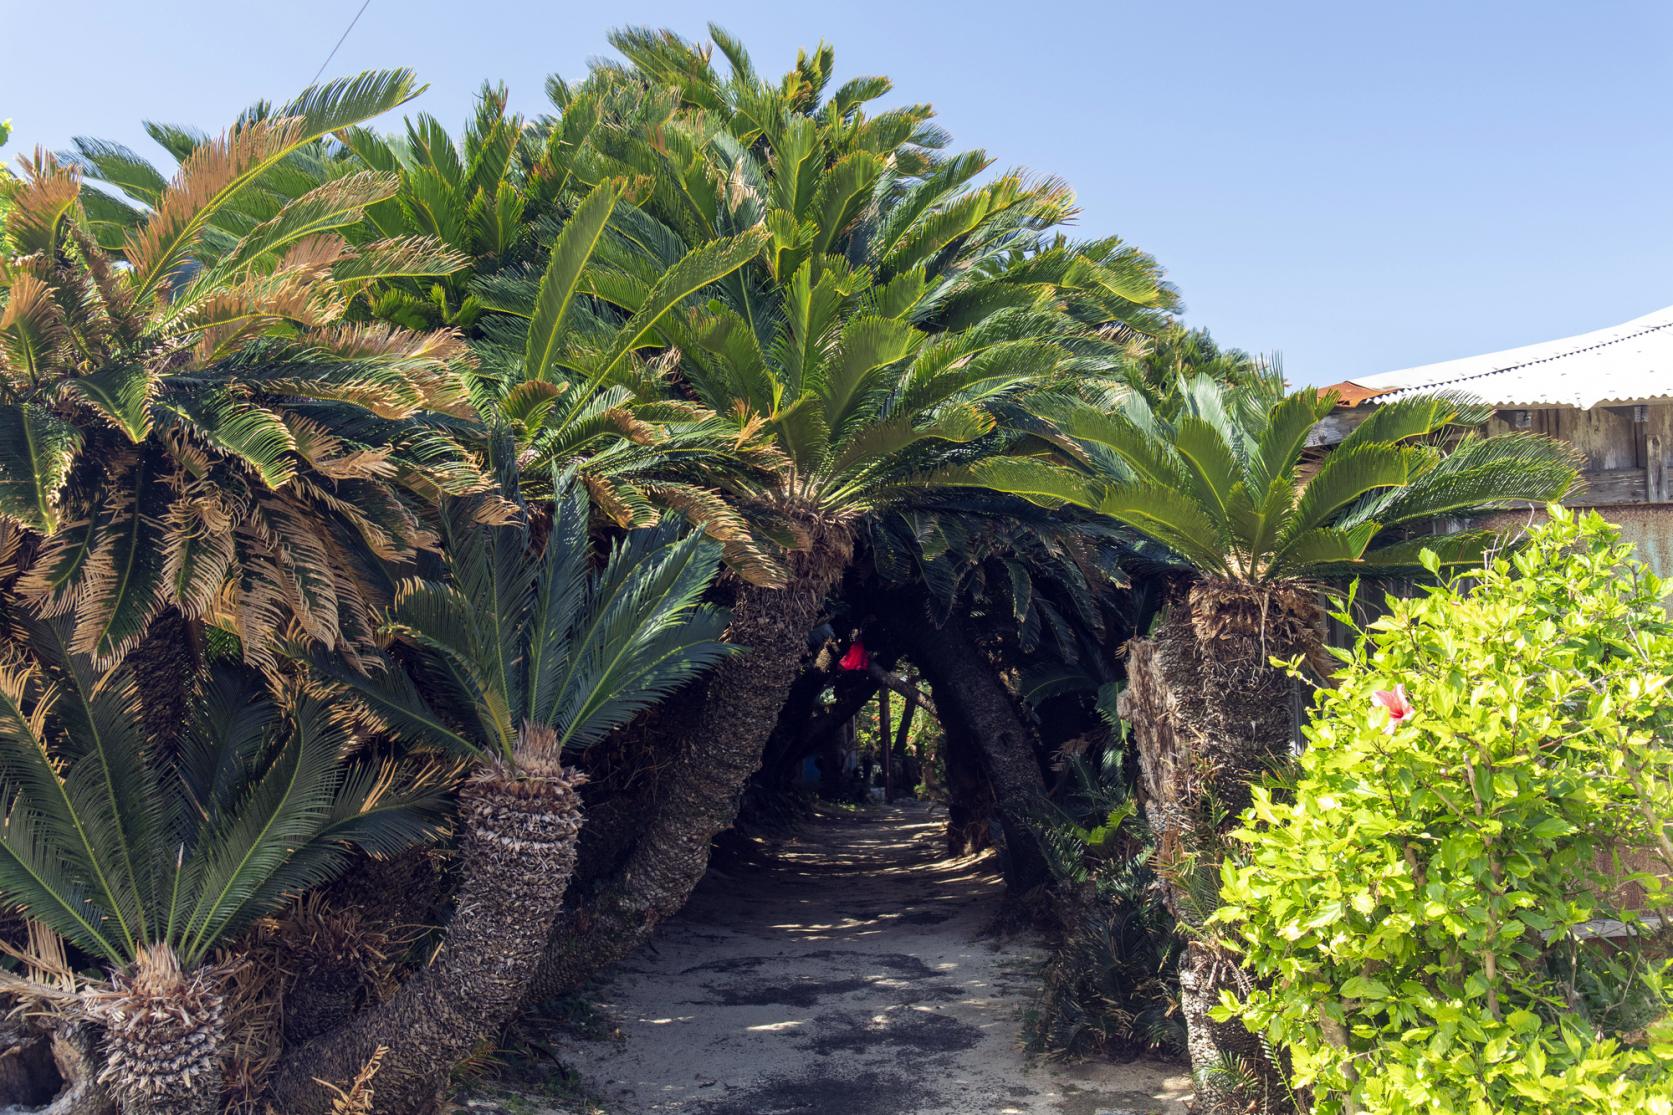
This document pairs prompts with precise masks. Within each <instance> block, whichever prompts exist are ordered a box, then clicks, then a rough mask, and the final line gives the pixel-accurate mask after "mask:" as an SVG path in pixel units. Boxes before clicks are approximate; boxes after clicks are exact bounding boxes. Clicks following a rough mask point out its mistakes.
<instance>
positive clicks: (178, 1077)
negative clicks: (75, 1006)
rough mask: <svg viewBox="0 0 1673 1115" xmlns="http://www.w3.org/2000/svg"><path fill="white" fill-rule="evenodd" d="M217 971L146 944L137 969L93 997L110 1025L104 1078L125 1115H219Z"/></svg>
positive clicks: (221, 1032) (97, 1013)
mask: <svg viewBox="0 0 1673 1115" xmlns="http://www.w3.org/2000/svg"><path fill="white" fill-rule="evenodd" d="M221 1008H222V996H221V992H220V989H219V987H218V986H217V980H216V979H215V976H214V974H213V973H212V972H210V971H209V970H208V969H205V968H198V969H196V970H194V971H191V972H183V971H181V968H180V962H179V961H178V960H177V959H176V958H175V955H174V950H172V949H170V948H169V947H168V946H166V945H151V946H146V947H145V948H143V949H142V950H141V951H140V954H139V958H138V959H137V960H136V961H135V962H134V966H133V971H132V972H124V973H121V974H118V975H117V976H115V977H114V978H113V979H112V981H111V988H110V990H108V991H103V992H98V993H95V994H93V995H91V996H90V997H89V1000H88V1013H89V1014H90V1015H91V1016H92V1017H93V1018H94V1020H96V1021H97V1022H99V1023H100V1024H101V1025H103V1026H104V1030H105V1041H104V1047H105V1055H104V1065H103V1067H102V1068H101V1069H100V1070H99V1083H100V1084H102V1085H104V1087H105V1089H106V1090H107V1091H109V1093H110V1095H111V1097H112V1098H113V1099H114V1100H115V1101H116V1106H117V1108H118V1110H120V1111H121V1112H122V1115H213V1112H215V1111H217V1110H218V1109H219V1107H220V1100H221V1054H222V1047H223V1044H224V1038H225V1024H224V1020H223V1018H222V1009H221Z"/></svg>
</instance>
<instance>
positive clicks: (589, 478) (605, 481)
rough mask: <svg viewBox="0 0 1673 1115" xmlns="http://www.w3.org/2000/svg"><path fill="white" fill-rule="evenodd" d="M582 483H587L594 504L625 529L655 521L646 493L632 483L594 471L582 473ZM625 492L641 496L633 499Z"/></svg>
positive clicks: (647, 524)
mask: <svg viewBox="0 0 1673 1115" xmlns="http://www.w3.org/2000/svg"><path fill="white" fill-rule="evenodd" d="M581 483H582V484H584V485H586V488H587V494H588V495H590V496H591V497H592V501H593V504H594V506H596V507H597V508H598V509H599V510H600V511H602V512H604V514H606V515H608V516H609V517H610V521H611V522H613V523H615V524H616V525H617V526H619V527H622V528H624V529H627V528H632V527H643V526H649V525H650V524H651V523H652V522H654V521H655V515H654V513H653V512H652V511H651V509H650V508H649V507H648V506H646V504H645V499H644V495H643V494H642V493H641V492H640V491H639V490H638V489H637V488H635V487H633V486H632V485H631V484H624V483H622V482H621V481H618V480H616V479H614V478H612V477H609V476H600V475H598V474H597V473H593V472H583V473H581ZM624 492H632V493H633V494H634V495H635V496H638V497H639V498H638V499H631V498H629V497H628V496H627V495H625V494H624Z"/></svg>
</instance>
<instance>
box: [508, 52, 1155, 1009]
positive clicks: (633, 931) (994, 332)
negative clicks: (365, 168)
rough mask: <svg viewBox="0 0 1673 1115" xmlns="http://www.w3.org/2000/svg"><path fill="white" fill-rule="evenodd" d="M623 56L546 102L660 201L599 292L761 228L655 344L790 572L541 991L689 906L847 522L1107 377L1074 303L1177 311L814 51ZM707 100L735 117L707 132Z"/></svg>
mask: <svg viewBox="0 0 1673 1115" xmlns="http://www.w3.org/2000/svg"><path fill="white" fill-rule="evenodd" d="M644 43H653V45H655V47H656V50H657V51H658V52H660V51H663V48H664V47H666V48H667V50H668V51H672V52H674V53H675V54H678V55H679V56H680V57H682V58H683V59H684V62H683V63H682V66H683V70H682V72H683V73H686V74H687V75H700V76H698V77H697V78H696V79H695V80H696V84H695V85H690V84H688V83H684V82H683V81H682V82H681V83H676V84H674V85H673V86H672V88H673V90H674V94H673V96H672V97H670V96H669V95H668V90H669V89H670V87H671V86H670V84H669V83H668V79H667V75H666V74H665V73H664V67H663V66H662V64H661V63H660V62H659V63H654V64H653V63H651V62H645V61H642V60H641V59H640V57H639V55H638V51H639V46H640V45H642V44H644ZM618 45H621V46H622V48H623V50H624V51H625V52H627V53H628V54H629V57H630V58H632V59H633V60H634V62H635V64H636V65H635V66H632V67H626V68H622V69H619V70H605V71H602V72H598V73H595V75H594V76H593V78H591V79H590V80H589V81H588V82H587V83H586V84H585V85H583V86H582V87H580V88H579V89H576V90H570V89H568V88H567V87H563V86H561V85H559V86H556V87H555V88H554V93H555V95H556V96H557V97H558V98H559V105H560V108H563V107H565V106H567V105H572V104H575V103H576V102H577V101H582V100H583V99H585V101H584V103H586V104H587V105H588V106H589V108H588V111H594V110H595V109H594V106H596V105H600V104H602V105H605V106H607V107H608V106H614V107H613V109H612V111H613V112H615V113H616V115H614V116H612V115H611V114H610V112H608V111H606V112H603V113H602V115H601V120H600V122H599V124H598V125H597V126H596V127H595V128H594V129H593V135H594V141H595V142H596V144H597V146H598V154H597V156H596V157H594V158H592V159H590V160H582V161H578V163H577V167H578V169H577V173H578V174H580V175H582V176H583V177H584V176H586V175H589V174H591V175H599V174H608V175H612V176H620V177H623V178H626V179H629V180H635V181H647V182H649V183H650V185H649V186H648V187H646V188H645V189H643V190H642V191H641V194H640V200H639V204H638V205H636V206H634V207H633V209H632V212H631V213H630V214H627V215H625V216H624V218H623V220H622V222H621V229H622V232H623V234H624V235H625V236H626V237H627V238H629V239H630V240H631V242H632V243H633V245H634V246H635V247H636V248H637V251H635V252H625V251H624V252H618V253H614V254H613V255H612V256H611V258H610V260H609V263H610V266H611V269H612V270H613V271H614V272H615V274H612V275H609V276H608V282H609V284H610V287H611V288H612V289H624V290H634V289H640V290H642V289H645V288H646V287H647V285H648V284H649V282H650V281H651V280H652V276H654V275H655V274H656V273H657V272H658V271H659V270H660V269H661V268H665V267H668V266H669V265H671V264H672V263H674V262H675V261H676V260H678V259H680V258H681V257H682V256H683V255H684V254H685V253H687V252H689V251H691V250H693V246H694V245H697V244H701V243H705V242H709V241H712V240H715V239H717V238H720V237H723V236H727V235H735V234H736V233H735V232H734V230H739V229H756V228H760V229H763V230H764V231H765V235H766V242H765V243H764V245H763V246H762V247H761V249H760V252H759V254H758V255H757V256H756V257H754V258H752V259H751V260H750V261H749V262H748V263H747V265H745V266H742V267H740V268H738V269H736V270H735V271H733V272H731V273H729V274H728V275H726V276H725V277H724V278H722V279H721V280H720V281H718V282H717V283H715V284H714V286H713V287H712V288H711V290H710V291H709V292H708V295H709V296H708V298H707V299H706V300H704V301H699V302H694V303H692V304H688V305H687V306H685V307H683V308H682V312H680V313H677V314H671V315H669V316H667V317H666V318H664V319H663V320H662V321H661V322H660V324H659V328H658V329H657V331H656V333H655V334H654V337H648V338H647V342H648V343H653V344H655V345H656V346H657V348H658V349H659V350H660V351H661V352H663V353H665V354H667V356H668V360H667V367H666V371H665V379H666V381H667V384H668V388H667V390H668V392H669V394H670V395H671V396H672V398H674V399H676V400H680V401H686V402H694V403H697V404H700V405H701V406H702V407H704V408H705V410H706V411H707V412H709V413H712V414H714V415H716V416H719V417H720V418H722V419H725V420H727V421H730V422H732V423H734V424H736V426H737V427H738V428H739V429H752V430H753V429H760V430H763V431H765V432H766V433H767V434H769V435H770V436H771V437H772V439H773V443H774V446H775V449H776V451H777V453H778V454H779V458H780V459H779V461H778V463H777V465H776V467H774V468H772V469H771V470H770V471H769V472H767V473H766V474H765V475H764V476H763V475H759V474H757V475H744V474H743V470H741V469H735V468H734V469H732V470H730V471H727V472H724V473H720V472H717V473H711V474H710V476H709V483H710V485H711V486H712V487H713V488H714V489H716V490H717V491H719V492H720V493H722V494H723V495H724V497H725V500H726V503H727V505H728V506H729V507H731V508H732V509H734V511H735V513H736V514H737V515H739V516H741V517H742V518H743V519H744V520H745V521H746V522H747V523H748V524H749V525H750V527H751V530H752V532H754V533H755V534H757V535H759V536H762V537H769V538H776V539H779V540H781V545H782V548H783V557H782V559H781V560H782V562H783V565H784V567H785V571H786V576H785V577H784V579H783V580H782V581H781V582H778V583H773V584H748V583H746V584H742V585H739V586H738V587H737V590H736V595H735V599H734V606H733V626H732V630H731V634H730V639H731V641H733V642H735V643H738V644H740V645H742V646H745V647H748V648H749V652H748V653H747V655H742V656H740V657H739V658H738V659H736V660H735V661H733V662H731V663H728V664H726V665H725V666H723V667H722V668H721V669H720V670H719V671H717V673H716V674H715V676H714V677H713V678H712V679H710V681H709V683H708V685H707V689H706V694H705V696H704V697H703V699H702V700H700V701H698V700H695V699H694V700H693V702H692V705H691V707H690V708H689V709H688V710H685V711H683V712H682V714H681V715H680V716H678V717H677V718H670V724H671V725H672V723H673V722H674V721H675V720H677V721H678V726H679V733H678V736H677V738H670V739H669V740H668V741H667V743H668V746H669V748H670V750H671V751H672V753H673V754H675V755H676V756H678V757H679V758H678V759H676V760H675V762H674V764H673V765H672V766H665V767H664V770H672V771H677V772H680V773H676V774H673V775H671V776H670V778H669V785H670V789H669V791H668V793H667V795H666V797H665V799H664V801H663V803H662V805H663V807H662V808H660V809H659V811H658V814H657V816H656V817H655V818H654V819H653V820H652V821H651V822H650V823H648V824H644V825H641V826H640V828H639V830H638V832H637V833H636V834H635V837H636V839H635V843H634V848H633V850H632V851H631V852H630V853H629V854H628V855H627V856H626V858H625V860H624V861H623V863H624V865H623V867H622V869H621V870H620V871H619V872H617V873H615V874H614V875H613V876H612V877H611V879H609V880H607V881H605V882H604V883H603V884H602V885H601V886H599V887H598V888H597V891H596V893H595V894H594V895H592V896H591V897H589V898H588V899H587V901H586V903H585V906H584V908H579V909H577V910H576V911H575V912H574V916H572V917H571V916H566V917H565V918H564V919H562V920H561V921H560V922H559V923H558V925H557V926H556V927H555V929H554V933H553V939H552V944H553V947H552V950H551V952H550V953H549V956H548V964H547V966H546V968H545V969H544V970H543V972H542V975H541V978H540V980H539V982H538V985H537V986H538V987H539V989H540V990H541V991H553V990H557V989H558V988H561V987H564V986H572V985H574V984H575V983H576V982H577V981H578V980H580V979H582V978H583V977H584V975H585V974H586V973H588V972H590V971H592V970H595V969H596V967H597V966H598V965H600V964H603V963H608V962H609V961H610V960H611V959H613V958H615V957H619V956H621V955H623V954H624V953H625V952H626V951H628V950H630V949H631V948H633V947H634V946H635V945H637V944H638V943H639V942H640V941H642V940H643V939H644V936H645V935H646V934H647V933H648V932H649V930H650V928H651V927H652V926H654V924H655V923H656V922H657V921H658V920H660V918H661V917H662V916H666V914H667V913H668V912H671V911H672V910H675V909H678V908H679V906H680V905H681V904H683V902H684V900H685V898H686V895H687V894H688V893H689V890H690V888H691V887H692V886H693V885H695V883H696V881H697V880H698V879H699V878H700V877H701V875H702V871H703V868H704V865H705V863H706V856H707V841H708V839H709V837H711V836H712V835H713V834H714V833H715V832H718V831H719V830H720V829H722V828H724V827H726V826H727V825H728V824H730V823H731V822H732V820H733V817H734V815H735V812H736V808H737V799H738V791H739V789H740V788H741V787H742V785H743V783H744V781H745V780H746V779H747V778H748V777H749V776H750V774H752V773H753V771H754V769H755V767H756V766H757V765H758V763H759V762H760V757H761V752H762V748H763V745H764V744H765V741H766V737H767V735H768V734H769V733H770V731H771V729H772V725H773V724H774V723H775V721H776V719H777V715H778V712H779V709H780V707H781V706H782V704H783V702H784V700H785V697H786V694H787V693H788V692H789V688H790V686H791V684H792V682H793V680H794V679H795V677H796V675H797V673H798V672H799V671H800V668H801V661H802V658H803V656H804V654H805V650H806V644H807V632H808V630H809V629H810V628H812V627H813V626H814V624H815V623H816V622H817V616H818V613H819V610H820V608H821V607H822V606H823V603H824V599H825V596H826V594H827V593H828V592H829V590H830V589H831V587H832V586H833V585H834V584H835V583H836V582H837V580H838V579H839V578H840V577H841V575H842V573H843V572H844V571H845V569H846V568H847V567H848V564H849V561H850V556H851V552H852V540H853V536H854V531H855V528H856V526H857V524H858V523H859V522H860V521H862V520H863V519H864V517H865V516H867V515H870V514H873V513H876V512H878V511H880V510H882V509H885V508H890V507H894V506H898V505H900V504H902V503H910V502H911V501H912V500H913V499H914V498H916V496H917V494H918V493H921V492H923V491H925V490H927V489H928V488H930V487H932V486H933V485H934V484H936V483H937V479H936V477H937V475H938V474H939V473H940V472H941V471H942V470H944V469H946V468H948V467H950V466H951V465H952V464H955V463H964V462H967V461H969V460H972V459H977V458H980V457H982V456H984V455H987V454H989V453H992V452H995V451H997V450H998V449H1000V448H1001V447H1002V446H1003V445H1004V443H1005V441H1006V439H1007V436H1008V435H1007V433H1006V432H1005V431H1003V430H1002V429H1000V417H1001V415H1006V416H1007V417H1008V416H1009V412H1008V410H1007V408H1009V407H1011V406H1012V405H1013V404H1015V403H1016V402H1017V400H1019V399H1020V398H1021V397H1022V396H1023V395H1025V394H1026V393H1027V392H1028V391H1030V390H1032V389H1034V388H1036V387H1039V386H1041V385H1044V384H1049V383H1052V382H1054V381H1055V380H1057V379H1060V378H1065V377H1067V376H1068V375H1069V374H1070V372H1071V371H1072V370H1075V369H1077V368H1083V367H1097V368H1099V369H1100V370H1107V369H1108V368H1110V367H1112V366H1113V363H1114V361H1115V359H1116V358H1117V356H1118V355H1119V352H1120V345H1119V344H1118V343H1117V342H1116V341H1112V340H1105V339H1103V338H1100V337H1098V336H1097V335H1095V334H1094V333H1093V332H1092V331H1091V330H1090V329H1089V328H1087V327H1086V326H1085V325H1084V324H1082V323H1081V322H1079V321H1077V320H1075V319H1074V318H1073V317H1071V316H1070V315H1068V314H1066V313H1064V312H1062V308H1061V307H1062V303H1063V302H1064V301H1065V300H1066V299H1067V298H1069V297H1072V296H1077V295H1079V294H1080V293H1082V292H1084V293H1085V294H1086V297H1087V298H1088V300H1093V299H1095V298H1096V297H1103V296H1110V295H1109V292H1110V291H1111V290H1113V289H1120V290H1124V291H1125V292H1126V295H1127V298H1126V301H1127V303H1128V304H1131V305H1132V306H1134V307H1138V306H1140V305H1142V303H1143V302H1144V301H1146V300H1149V301H1150V302H1152V303H1154V304H1157V305H1161V304H1165V303H1166V302H1167V300H1168V298H1169V295H1168V293H1167V292H1166V291H1165V290H1163V289H1162V288H1161V287H1160V286H1158V285H1156V284H1155V283H1154V282H1152V283H1149V284H1148V285H1146V282H1145V281H1144V279H1145V276H1146V275H1147V274H1150V272H1152V271H1153V270H1154V268H1153V265H1148V270H1147V265H1146V264H1145V261H1144V260H1143V258H1142V257H1138V256H1131V257H1129V256H1125V255H1121V253H1120V252H1119V250H1117V249H1114V248H1111V247H1109V246H1107V245H1105V246H1094V247H1089V248H1087V249H1086V250H1085V251H1079V250H1077V249H1076V248H1075V247H1074V246H1072V245H1069V244H1067V243H1063V242H1059V241H1058V240H1057V239H1056V238H1055V237H1054V235H1053V233H1052V232H1051V229H1052V228H1053V226H1055V225H1056V224H1058V223H1059V222H1060V221H1062V220H1063V219H1064V218H1065V217H1067V216H1068V215H1069V213H1070V212H1071V211H1072V205H1071V199H1070V196H1069V194H1068V192H1067V191H1066V190H1065V189H1063V188H1062V187H1061V186H1060V185H1058V184H1056V183H1052V182H1032V181H1029V180H1027V179H1025V178H1024V177H1022V176H1020V175H1015V174H1008V175H1002V176H1000V177H998V178H996V179H995V180H993V181H990V182H987V183H984V184H977V183H976V179H977V177H978V176H979V175H980V174H981V172H982V171H983V170H984V169H985V168H986V167H987V165H988V160H987V159H986V158H985V157H984V156H982V155H981V154H980V153H973V154H969V155H962V156H957V157H953V158H947V159H940V158H939V157H934V156H933V155H932V150H931V145H932V144H938V143H939V142H940V138H939V137H938V136H937V135H936V134H935V133H934V130H933V129H931V128H928V127H927V126H926V125H925V120H926V118H927V115H928V112H927V109H923V108H918V109H913V110H910V111H900V112H888V113H882V114H879V115H878V116H876V117H870V118H868V117H867V115H866V113H865V111H864V105H865V103H866V102H867V101H869V100H871V99H873V98H875V97H877V96H879V95H881V94H882V93H883V92H885V91H886V90H887V83H886V82H881V81H879V80H877V79H870V80H867V81H865V82H861V83H859V84H858V85H855V86H853V87H852V88H847V87H845V88H844V89H841V90H838V91H837V92H836V93H835V94H834V95H833V96H832V97H830V98H828V99H826V98H823V96H822V93H821V90H822V88H823V81H824V78H823V77H821V76H820V75H821V74H825V75H827V76H828V73H827V69H826V68H825V67H824V65H823V63H820V62H819V61H818V58H819V57H823V54H821V55H819V56H816V57H815V58H813V59H809V58H806V57H804V59H803V60H802V63H801V64H800V65H799V68H798V70H797V71H796V72H795V73H793V74H792V75H789V76H787V77H786V79H785V80H784V81H783V82H781V83H776V84H775V83H770V82H765V81H762V80H761V79H759V78H758V77H755V76H753V70H752V69H749V68H748V67H747V65H746V64H744V62H743V61H742V54H741V51H740V50H739V49H738V48H737V47H736V45H735V44H733V45H732V46H730V47H728V48H727V50H728V52H729V54H730V55H731V56H732V58H733V75H732V77H730V78H726V79H722V78H718V77H716V76H714V75H713V74H712V73H708V74H707V75H706V76H702V75H704V74H705V71H707V70H709V68H710V62H709V58H708V54H707V52H706V51H701V50H698V49H697V48H695V47H691V46H690V44H684V45H681V43H680V42H679V41H678V40H675V39H673V38H671V37H668V36H654V35H653V36H650V37H649V38H648V39H647V38H645V37H644V36H639V35H637V34H636V33H627V34H626V35H624V36H619V37H618ZM681 51H683V52H684V53H683V54H680V52H681ZM656 57H659V58H662V57H665V55H664V54H662V53H658V54H657V55H656ZM816 71H817V72H816ZM740 74H746V75H747V76H743V77H740V76H739V75H740ZM715 83H719V84H721V85H726V86H727V88H728V90H729V91H728V92H726V93H725V95H724V96H723V97H721V100H722V101H725V102H726V103H728V104H734V105H739V106H741V105H745V104H746V103H747V105H748V106H749V107H748V109H747V111H744V110H743V109H741V108H740V109H738V110H737V111H736V112H733V111H732V110H731V109H715V110H714V111H707V109H708V108H709V107H711V106H710V104H709V102H712V101H714V99H715V98H714V97H713V96H711V95H710V93H709V92H704V90H705V89H710V88H711V86H713V85H714V84H715ZM740 83H741V84H740ZM711 92H712V90H711ZM728 113H731V115H730V116H729V115H728ZM717 118H718V119H719V120H721V121H729V123H728V124H727V126H726V127H717V124H716V121H717ZM730 127H736V128H738V129H739V130H738V131H736V132H734V131H731V130H728V128H730ZM1111 297H1113V296H1111Z"/></svg>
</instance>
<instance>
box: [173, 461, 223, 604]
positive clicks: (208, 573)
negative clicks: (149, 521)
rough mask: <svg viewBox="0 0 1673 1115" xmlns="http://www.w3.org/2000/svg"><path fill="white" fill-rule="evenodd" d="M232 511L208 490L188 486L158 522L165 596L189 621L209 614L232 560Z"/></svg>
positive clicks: (217, 493)
mask: <svg viewBox="0 0 1673 1115" xmlns="http://www.w3.org/2000/svg"><path fill="white" fill-rule="evenodd" d="M235 516H236V512H235V510H234V509H233V508H232V507H230V506H228V505H227V504H226V502H225V501H224V497H223V496H222V494H221V492H220V490H219V489H218V488H216V487H215V486H213V485H210V484H206V483H203V482H201V481H194V482H191V483H189V484H187V485H186V486H185V490H184V491H183V492H182V493H181V495H180V496H179V497H177V498H176V499H175V500H174V501H173V503H171V504H170V505H169V510H168V514H167V516H166V517H165V519H164V521H163V532H164V538H165V542H164V551H163V578H164V580H165V582H166V583H167V584H168V591H169V596H170V598H171V599H173V601H174V603H175V604H176V605H178V606H179V608H180V611H181V612H182V613H183V614H184V615H185V616H187V617H188V618H190V619H202V618H203V617H204V616H207V615H208V614H209V613H210V612H212V611H213V610H214V609H215V601H216V599H217V598H218V597H219V596H220V593H221V587H222V586H223V585H224V584H226V580H227V577H228V575H229V574H230V573H231V571H232V565H233V562H234V560H235V559H236V557H237V543H236V541H235V540H234V538H233V524H234V521H235Z"/></svg>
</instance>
